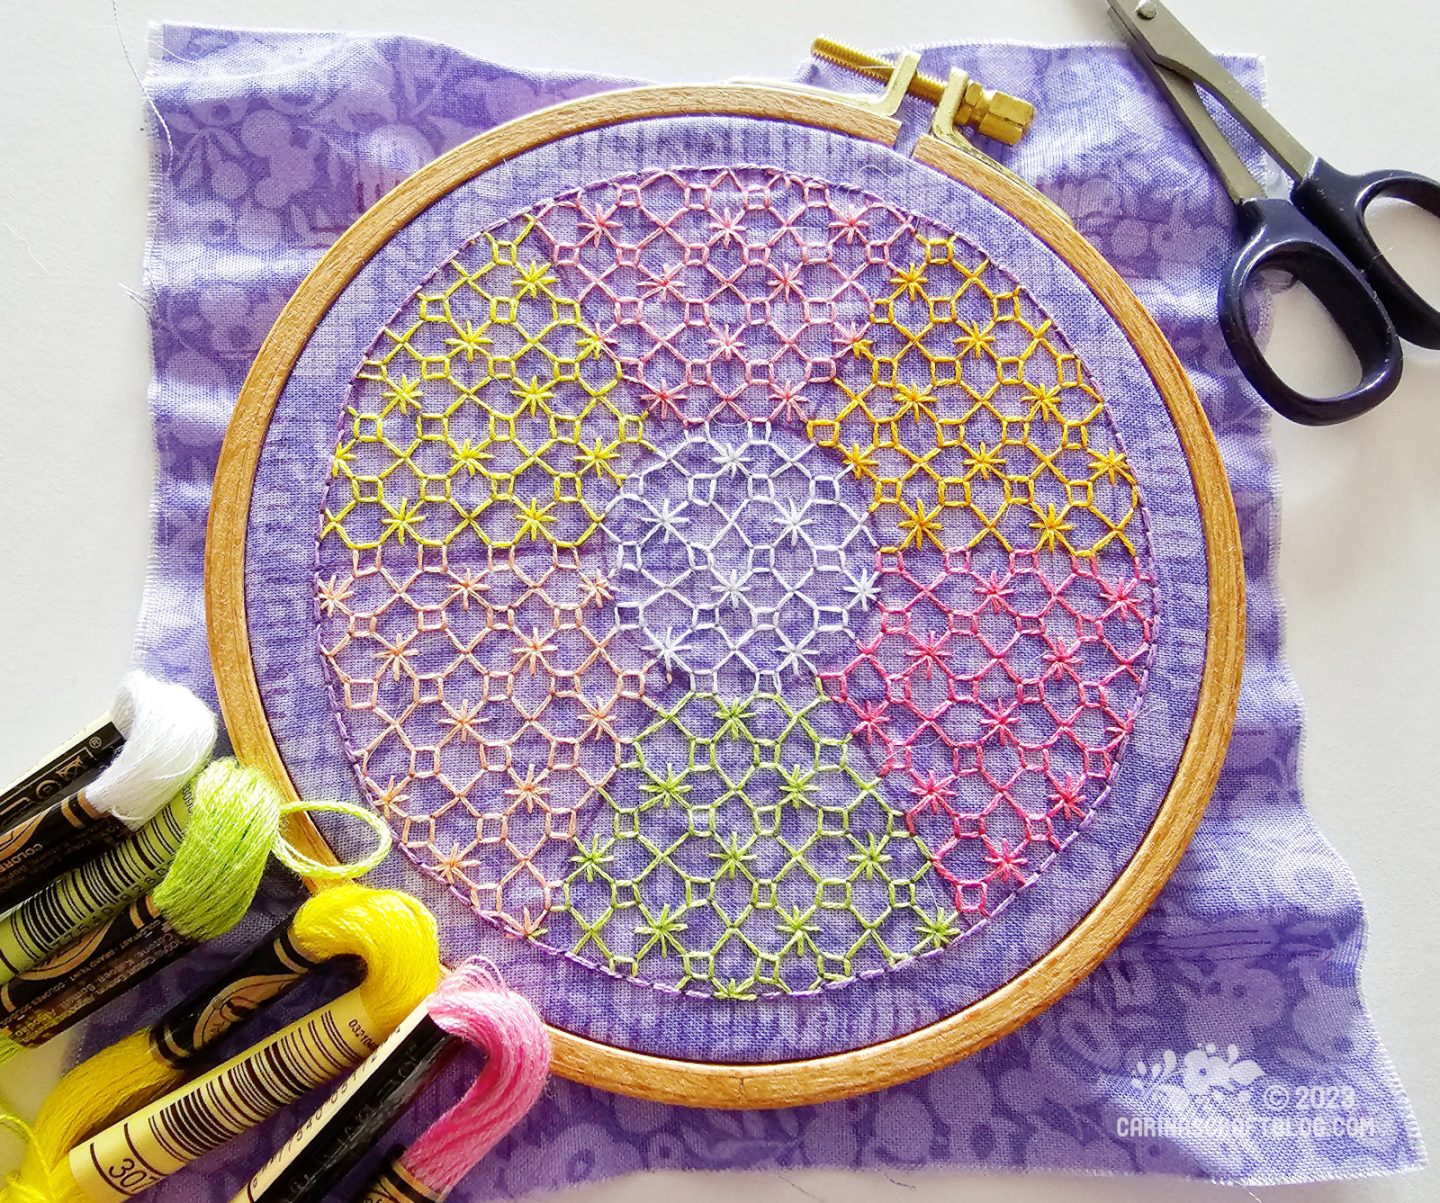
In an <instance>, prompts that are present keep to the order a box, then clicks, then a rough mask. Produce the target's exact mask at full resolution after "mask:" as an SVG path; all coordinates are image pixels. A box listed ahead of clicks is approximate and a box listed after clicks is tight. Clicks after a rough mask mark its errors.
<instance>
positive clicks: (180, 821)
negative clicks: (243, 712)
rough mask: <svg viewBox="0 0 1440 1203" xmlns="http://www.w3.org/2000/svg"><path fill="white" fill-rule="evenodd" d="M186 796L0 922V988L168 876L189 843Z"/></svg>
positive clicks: (30, 898)
mask: <svg viewBox="0 0 1440 1203" xmlns="http://www.w3.org/2000/svg"><path fill="white" fill-rule="evenodd" d="M189 822H190V803H189V801H188V799H187V797H186V794H185V793H184V792H182V793H180V794H178V795H176V796H175V797H174V798H172V799H171V801H170V805H169V806H167V807H166V808H165V809H164V810H162V811H161V812H160V813H159V814H158V815H156V816H155V817H154V818H153V819H151V820H150V822H148V823H146V824H145V826H144V827H142V828H141V829H140V830H139V831H138V832H136V834H135V837H134V838H133V839H130V840H127V841H126V842H125V843H123V844H120V845H119V846H118V847H115V848H107V849H106V850H105V851H104V852H102V853H101V854H100V855H99V856H97V857H96V858H95V859H94V860H92V861H90V862H88V863H87V864H84V865H81V866H80V867H79V868H76V869H71V870H70V872H68V873H66V874H65V875H64V876H62V877H58V878H56V879H55V880H54V881H52V882H51V883H50V884H49V885H47V886H46V887H45V888H44V889H42V890H41V891H40V892H39V893H38V894H34V895H32V896H31V897H29V898H27V899H26V900H25V901H24V902H23V903H21V904H20V906H19V907H17V908H16V909H15V910H13V911H11V912H10V914H8V915H6V916H5V918H4V919H0V985H3V984H4V983H6V982H8V981H10V980H11V979H12V978H13V977H15V976H16V974H20V973H24V972H25V971H26V970H27V969H33V968H34V967H35V966H36V965H38V964H40V963H41V962H42V961H44V960H45V959H46V958H47V957H49V956H52V955H53V954H54V953H56V952H58V951H59V950H60V949H61V948H64V947H65V946H66V945H67V944H70V943H71V942H72V941H74V940H78V939H79V938H80V937H81V936H83V935H84V934H85V933H86V932H87V931H89V930H90V929H91V928H93V927H98V926H99V925H100V924H101V923H103V922H105V920H106V919H109V918H110V917H111V916H112V915H114V914H115V913H116V912H117V911H119V910H121V909H123V908H124V906H125V905H126V903H129V902H133V901H134V900H135V899H136V898H138V897H140V895H142V894H143V893H145V891H146V890H148V889H150V888H151V887H152V886H154V885H155V884H156V883H157V882H158V881H159V880H160V879H161V878H162V877H163V876H164V874H165V868H166V866H167V865H168V864H169V863H170V861H171V859H172V858H173V857H174V856H175V850H176V849H177V848H179V847H180V844H181V842H182V841H183V840H184V839H185V832H186V828H187V827H188V825H189Z"/></svg>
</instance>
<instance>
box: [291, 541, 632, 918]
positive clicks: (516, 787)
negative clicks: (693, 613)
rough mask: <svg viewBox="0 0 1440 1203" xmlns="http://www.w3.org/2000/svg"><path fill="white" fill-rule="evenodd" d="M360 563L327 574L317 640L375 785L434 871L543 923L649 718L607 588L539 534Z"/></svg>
mask: <svg viewBox="0 0 1440 1203" xmlns="http://www.w3.org/2000/svg"><path fill="white" fill-rule="evenodd" d="M396 551H398V549H396ZM351 557H352V564H351V569H350V571H348V572H337V573H333V574H331V575H330V576H329V577H327V578H326V579H325V580H323V581H321V582H320V585H319V599H320V611H321V617H322V624H321V637H322V644H321V650H322V652H323V654H324V656H325V658H326V661H327V663H328V665H329V667H330V669H331V671H332V672H333V674H334V675H335V678H336V679H337V681H338V683H339V689H340V693H341V701H342V703H343V706H344V713H345V716H346V725H347V738H348V741H349V743H350V745H351V747H352V748H353V749H354V750H355V752H356V756H357V767H358V769H359V772H360V775H361V780H362V783H363V785H364V787H365V789H366V792H367V793H369V795H370V796H371V797H372V798H373V799H374V800H375V803H376V805H377V806H378V808H379V809H380V810H381V812H382V813H383V814H385V815H386V817H387V818H389V819H390V820H391V822H392V823H393V824H394V825H395V826H396V828H397V830H398V832H399V837H400V841H401V844H402V846H403V847H404V848H405V849H406V850H407V851H409V852H411V853H412V855H415V856H416V857H417V858H418V859H419V860H420V861H421V863H422V864H424V865H425V866H426V868H427V870H428V871H429V872H431V873H432V874H433V875H434V876H435V877H437V878H438V879H439V880H441V881H443V882H445V883H446V884H447V885H450V886H452V887H453V888H455V889H456V890H458V891H460V892H462V893H463V894H464V895H465V896H466V897H467V898H468V899H469V901H470V903H471V905H472V906H473V907H474V908H475V909H476V910H477V911H479V912H480V913H482V914H484V915H485V916H486V917H488V918H491V919H494V920H495V921H497V922H499V923H500V924H501V925H502V926H504V927H506V928H507V929H508V930H511V931H514V932H516V933H521V934H538V933H539V932H541V931H543V928H544V924H543V918H544V915H545V914H546V912H547V911H548V910H549V908H550V906H551V905H552V904H553V902H554V901H555V891H556V889H557V887H558V886H559V885H560V883H562V882H563V881H564V879H565V877H566V876H567V875H568V873H569V872H570V864H571V858H572V856H573V855H574V846H573V844H574V839H575V835H576V830H577V822H578V817H579V816H580V815H581V814H582V812H583V811H584V810H585V808H586V807H587V806H589V805H591V804H592V803H593V801H594V799H595V798H596V797H597V796H598V795H599V791H600V790H601V789H602V788H603V787H604V786H605V784H606V783H607V782H608V781H609V780H610V778H611V776H612V775H613V774H614V772H615V769H616V766H617V765H618V764H619V763H620V762H621V760H622V758H624V757H625V756H626V755H628V754H627V753H625V752H624V750H623V749H624V747H625V738H624V735H623V732H625V731H627V730H632V729H634V727H635V726H636V725H637V724H638V723H643V722H645V721H648V720H647V719H646V718H645V717H644V715H645V714H646V713H648V711H646V710H644V709H643V708H641V710H640V711H639V712H638V713H637V712H636V710H635V708H636V707H638V706H639V705H640V703H639V699H640V697H641V696H642V694H643V692H644V667H645V664H644V661H643V660H638V659H635V658H633V657H630V656H628V654H627V648H626V647H625V645H624V642H623V641H622V640H618V639H617V638H616V629H615V625H614V615H613V611H612V610H609V609H608V608H607V607H608V603H609V602H610V599H611V597H612V591H611V586H610V583H609V582H608V581H607V579H606V578H605V576H604V574H603V573H602V572H599V571H596V570H595V569H593V568H591V567H588V566H586V565H584V564H582V563H581V561H580V559H579V558H578V556H577V554H576V552H575V551H573V550H570V549H561V548H556V547H553V546H551V545H548V544H544V543H539V544H536V545H527V546H525V547H522V548H512V549H510V550H508V551H503V552H502V551H499V550H497V549H495V548H490V549H487V550H486V551H485V553H484V555H483V558H482V559H481V560H480V563H479V564H478V565H477V564H475V563H474V562H473V560H471V559H467V561H466V563H465V564H464V565H463V566H462V565H459V564H452V561H451V556H450V553H449V549H446V548H441V549H438V550H437V549H430V548H424V547H421V548H419V549H413V550H411V551H410V552H409V553H408V557H409V569H408V571H404V572H400V573H397V572H396V571H395V559H396V558H397V556H396V555H395V554H394V553H392V554H391V564H390V565H389V566H387V565H385V564H383V563H382V562H381V559H380V556H379V555H378V553H376V552H358V551H357V552H352V553H351ZM607 619H608V621H607Z"/></svg>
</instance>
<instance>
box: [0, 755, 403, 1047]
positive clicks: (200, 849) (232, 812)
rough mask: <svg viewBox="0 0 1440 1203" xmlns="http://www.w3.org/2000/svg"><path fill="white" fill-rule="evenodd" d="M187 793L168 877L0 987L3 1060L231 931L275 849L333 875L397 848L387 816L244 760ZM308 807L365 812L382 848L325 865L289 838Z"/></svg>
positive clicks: (207, 775) (214, 771) (209, 773)
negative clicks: (301, 790) (305, 789)
mask: <svg viewBox="0 0 1440 1203" xmlns="http://www.w3.org/2000/svg"><path fill="white" fill-rule="evenodd" d="M188 793H189V806H190V810H191V812H192V813H191V816H190V821H189V827H188V829H187V830H186V834H185V838H184V840H183V841H182V842H181V843H180V846H179V848H178V850H177V851H176V853H175V859H174V860H173V862H172V863H171V865H170V868H169V870H168V871H167V872H166V874H165V876H164V878H163V879H162V880H161V881H160V883H159V884H158V885H157V886H156V887H155V888H154V889H153V890H152V891H151V892H150V893H149V894H147V895H145V896H144V897H143V898H141V899H139V900H138V901H136V902H133V903H131V904H130V906H129V907H128V909H126V910H124V911H123V912H122V913H120V914H117V915H115V916H113V917H112V918H111V919H110V921H109V922H108V923H107V924H106V925H104V926H102V927H100V928H98V929H96V930H95V931H93V932H91V933H89V934H88V935H86V936H84V937H83V938H81V939H80V940H77V941H76V942H75V943H73V944H70V945H68V946H66V947H65V948H62V949H61V950H60V951H59V952H58V953H56V954H55V955H54V956H52V957H50V958H49V959H48V960H46V961H45V962H44V963H42V964H40V965H39V966H37V967H35V968H34V969H31V970H29V971H28V972H26V973H22V974H20V975H18V976H17V977H15V978H14V979H12V980H11V981H9V982H6V983H5V984H4V985H3V986H0V1064H3V1063H4V1062H5V1061H7V1060H8V1059H9V1058H10V1057H13V1056H14V1055H15V1053H16V1052H17V1051H19V1049H21V1048H28V1047H34V1046H36V1045H39V1044H43V1043H44V1042H45V1041H46V1040H48V1039H50V1038H51V1037H52V1036H54V1035H56V1034H58V1033H59V1032H61V1031H64V1030H65V1029H66V1028H68V1027H70V1026H71V1025H73V1024H74V1023H76V1022H78V1021H79V1020H80V1019H82V1018H84V1017H85V1016H86V1015H88V1014H90V1012H92V1011H93V1010H95V1009H96V1008H97V1007H98V1006H100V1005H101V1004H102V1003H104V1002H106V1001H108V1000H109V999H110V998H113V997H115V996H116V995H117V994H119V993H122V992H123V991H125V990H127V989H129V988H130V987H131V986H133V985H134V984H135V983H136V982H137V981H138V980H140V979H141V978H143V977H144V976H147V975H149V974H151V973H154V972H155V971H156V970H158V969H159V968H161V967H162V966H164V965H166V964H168V963H169V962H171V961H173V960H174V959H176V958H177V957H178V956H180V955H182V954H183V953H184V952H185V951H187V950H188V949H189V948H191V947H193V946H194V945H196V944H199V943H202V942H204V941H206V940H210V939H213V938H215V937H216V936H219V935H223V934H224V933H225V932H227V931H229V930H230V929H231V928H232V927H234V926H235V924H236V923H238V922H239V921H240V919H241V918H242V917H243V916H244V915H245V913H246V911H248V910H249V908H250V903H251V901H252V900H253V899H254V897H255V891H256V890H257V889H258V888H259V885H260V878H261V876H262V875H263V874H264V871H265V866H266V864H267V862H268V860H269V857H270V854H271V853H272V852H274V853H275V855H276V858H277V859H279V860H280V861H281V862H282V863H283V864H285V865H287V866H289V867H291V868H292V869H294V870H295V871H296V872H301V873H306V874H308V875H310V876H314V877H332V878H334V877H342V876H358V875H359V874H361V873H364V872H366V871H367V870H368V869H370V868H373V867H374V865H375V864H376V863H378V861H379V860H380V859H382V858H383V857H384V855H385V854H386V852H387V851H388V849H389V843H390V839H389V832H388V830H385V829H384V828H383V820H380V819H379V818H378V816H372V815H370V814H369V813H368V812H363V811H361V810H360V808H358V807H347V806H344V805H342V804H340V803H334V802H319V803H294V804H287V803H285V802H284V800H283V799H282V798H281V796H280V794H279V792H278V791H277V790H276V788H275V786H274V785H273V784H272V783H271V782H270V780H269V779H268V778H267V777H265V775H264V774H262V773H260V772H259V771H257V770H255V769H252V768H249V767H247V766H245V765H242V764H240V763H239V762H238V761H235V760H228V759H227V760H219V761H216V762H215V763H214V764H212V765H211V766H210V767H209V768H207V769H206V770H205V771H204V772H203V773H201V774H200V776H199V777H198V778H197V779H196V780H195V782H194V784H193V785H192V786H191V787H190V789H189V791H188ZM307 808H311V809H323V810H340V811H343V812H344V813H347V814H354V815H356V816H358V817H359V818H361V819H362V820H363V821H364V822H365V823H366V824H367V825H369V826H370V827H371V829H372V830H374V831H376V832H377V835H378V837H379V839H378V843H377V846H376V848H375V850H374V851H373V852H372V853H371V855H370V856H369V857H367V858H365V860H363V861H361V862H358V863H355V864H349V865H339V866H324V867H323V868H322V867H320V866H317V865H315V864H314V862H312V861H310V860H309V859H308V858H304V857H301V856H299V855H298V854H297V853H296V852H295V851H294V850H293V849H291V848H290V847H289V846H288V845H287V844H285V843H284V841H283V840H281V838H280V822H281V818H282V816H284V815H285V814H287V813H291V812H293V811H296V810H303V809H307Z"/></svg>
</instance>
